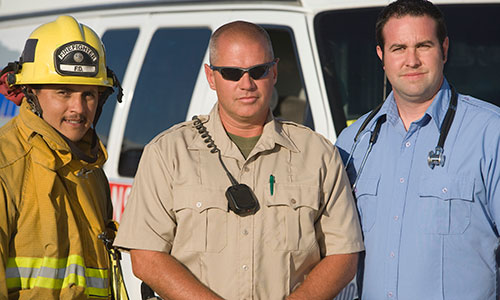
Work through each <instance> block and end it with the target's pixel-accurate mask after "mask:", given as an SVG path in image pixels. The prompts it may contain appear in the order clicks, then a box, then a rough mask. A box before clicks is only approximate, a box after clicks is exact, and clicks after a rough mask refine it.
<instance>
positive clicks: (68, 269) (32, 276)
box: [5, 255, 109, 297]
mask: <svg viewBox="0 0 500 300" xmlns="http://www.w3.org/2000/svg"><path fill="white" fill-rule="evenodd" d="M5 271H6V277H7V287H8V288H21V289H32V288H35V287H41V288H48V289H64V288H67V287H68V286H70V285H76V286H80V287H82V288H84V289H85V294H86V295H91V296H99V297H107V296H108V295H109V289H108V287H109V279H108V269H107V268H106V269H96V268H89V267H85V262H84V260H83V258H82V257H81V256H79V255H71V256H69V257H68V258H51V257H44V258H33V257H15V258H13V257H10V258H9V259H8V261H7V269H6V270H5Z"/></svg>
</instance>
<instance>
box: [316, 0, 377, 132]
mask: <svg viewBox="0 0 500 300" xmlns="http://www.w3.org/2000/svg"><path fill="white" fill-rule="evenodd" d="M380 9H381V8H370V9H358V10H345V11H342V10H336V11H328V12H324V13H321V14H318V15H317V16H316V18H315V20H314V28H315V30H316V40H317V45H318V52H319V57H320V60H321V67H322V71H323V77H324V80H325V86H326V92H327V95H328V100H329V103H330V109H331V110H332V116H333V117H334V121H335V129H336V131H337V134H339V133H340V131H341V130H342V129H344V128H345V126H346V121H347V123H348V124H350V123H351V122H353V121H354V120H356V119H357V118H359V117H360V116H361V115H363V114H364V113H366V112H368V111H369V110H371V109H372V108H374V107H375V106H377V104H378V103H380V102H381V101H382V100H383V99H384V98H385V95H386V92H385V91H384V71H383V69H382V64H381V63H380V61H379V59H378V56H377V54H376V52H375V46H376V42H375V29H374V28H375V21H376V20H377V16H378V13H379V11H380ZM343 114H345V116H343ZM338 120H341V121H342V122H340V123H339V121H338Z"/></svg>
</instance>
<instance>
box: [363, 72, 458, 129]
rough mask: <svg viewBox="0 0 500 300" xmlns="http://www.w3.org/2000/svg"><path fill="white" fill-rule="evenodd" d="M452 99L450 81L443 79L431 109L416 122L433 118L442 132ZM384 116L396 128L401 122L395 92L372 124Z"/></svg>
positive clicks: (388, 97) (390, 95)
mask: <svg viewBox="0 0 500 300" xmlns="http://www.w3.org/2000/svg"><path fill="white" fill-rule="evenodd" d="M450 98H451V88H450V85H449V84H448V81H447V80H446V78H445V79H443V84H441V88H440V89H439V91H438V92H437V93H436V97H435V98H434V100H433V101H432V103H431V105H429V107H428V108H427V110H426V111H425V114H424V116H423V117H422V118H421V119H420V120H418V121H416V122H417V123H418V122H421V121H425V119H427V118H431V119H433V120H434V123H435V124H436V128H437V129H438V130H440V129H441V124H442V123H443V119H444V117H445V115H446V111H447V109H448V105H449V103H450ZM384 114H385V115H386V116H387V121H389V123H391V124H392V125H393V126H395V125H396V124H397V123H398V122H400V116H399V112H398V107H397V104H396V100H395V99H394V92H391V93H390V94H389V96H387V99H386V100H385V103H384V104H383V105H382V108H381V109H380V111H379V112H378V113H377V114H376V115H375V117H374V118H373V121H372V122H370V123H374V122H376V120H377V119H378V118H379V117H380V116H382V115H384Z"/></svg>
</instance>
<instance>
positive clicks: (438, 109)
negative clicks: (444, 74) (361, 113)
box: [425, 78, 451, 130]
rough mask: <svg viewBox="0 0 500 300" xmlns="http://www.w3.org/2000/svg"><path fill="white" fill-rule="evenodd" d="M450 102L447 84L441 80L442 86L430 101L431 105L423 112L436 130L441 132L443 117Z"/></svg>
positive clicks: (449, 89) (449, 91)
mask: <svg viewBox="0 0 500 300" xmlns="http://www.w3.org/2000/svg"><path fill="white" fill-rule="evenodd" d="M450 101H451V88H450V85H449V84H448V81H447V80H446V78H445V79H444V80H443V84H442V85H441V88H440V89H439V91H438V92H437V94H436V97H435V98H434V101H432V103H431V105H430V106H429V107H428V108H427V111H426V112H425V113H426V114H427V115H429V116H430V117H431V118H432V119H433V120H434V123H435V124H436V128H437V129H438V130H441V125H442V124H443V121H444V117H445V116H446V112H447V110H448V106H449V105H450Z"/></svg>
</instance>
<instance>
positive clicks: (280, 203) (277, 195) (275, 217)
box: [265, 183, 320, 251]
mask: <svg viewBox="0 0 500 300" xmlns="http://www.w3.org/2000/svg"><path fill="white" fill-rule="evenodd" d="M268 189H269V188H268ZM266 195H268V196H266V199H265V209H266V210H267V211H268V213H266V220H265V222H266V224H269V228H271V230H272V237H271V239H270V242H271V244H273V245H274V249H275V250H281V251H295V250H307V249H309V248H311V247H312V246H313V245H314V244H316V243H317V242H316V230H315V227H314V224H315V220H316V217H317V214H318V209H319V203H320V201H319V188H318V187H317V186H311V185H298V184H278V183H277V184H276V186H275V191H274V194H273V195H271V194H270V193H269V191H267V193H266Z"/></svg>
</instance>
